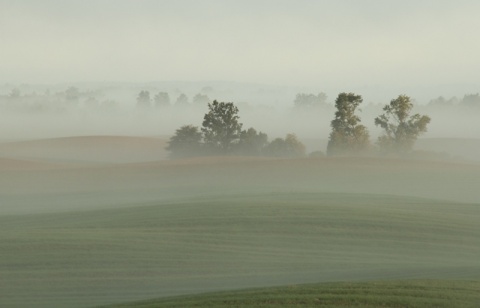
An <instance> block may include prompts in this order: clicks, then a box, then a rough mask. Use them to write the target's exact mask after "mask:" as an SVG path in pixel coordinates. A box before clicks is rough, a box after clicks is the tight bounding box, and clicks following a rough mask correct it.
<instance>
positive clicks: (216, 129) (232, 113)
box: [202, 100, 242, 154]
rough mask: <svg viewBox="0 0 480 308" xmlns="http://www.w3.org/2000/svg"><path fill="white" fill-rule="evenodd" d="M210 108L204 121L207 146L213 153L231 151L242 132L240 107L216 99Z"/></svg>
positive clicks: (203, 129)
mask: <svg viewBox="0 0 480 308" xmlns="http://www.w3.org/2000/svg"><path fill="white" fill-rule="evenodd" d="M208 109H209V111H208V113H206V114H205V116H204V117H203V123H202V132H203V134H204V139H205V145H206V147H207V148H208V149H209V150H210V151H212V152H213V153H220V154H228V153H231V152H232V149H233V147H234V145H235V144H236V143H237V142H238V140H239V138H240V134H241V132H242V124H241V123H239V122H238V119H239V116H238V108H237V107H236V106H235V105H234V104H233V103H224V102H218V101H216V100H214V101H213V103H211V104H210V103H209V104H208Z"/></svg>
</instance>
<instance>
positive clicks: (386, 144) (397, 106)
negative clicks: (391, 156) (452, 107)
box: [375, 95, 430, 153]
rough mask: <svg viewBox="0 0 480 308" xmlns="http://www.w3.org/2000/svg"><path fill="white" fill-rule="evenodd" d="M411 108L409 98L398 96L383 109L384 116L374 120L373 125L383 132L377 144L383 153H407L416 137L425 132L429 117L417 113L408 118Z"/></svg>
mask: <svg viewBox="0 0 480 308" xmlns="http://www.w3.org/2000/svg"><path fill="white" fill-rule="evenodd" d="M412 108H413V104H412V102H411V100H410V97H408V96H406V95H399V96H398V97H397V98H396V99H393V100H391V101H390V104H389V105H386V106H385V107H384V108H383V111H384V112H385V113H384V114H382V115H380V116H379V117H377V118H375V125H377V126H380V127H381V128H383V130H384V134H383V135H382V136H380V137H379V138H378V142H377V143H378V145H379V146H380V148H381V149H382V151H383V152H385V153H389V152H395V153H406V152H409V151H411V150H412V148H413V145H414V144H415V141H416V140H417V138H418V136H419V135H420V134H422V133H424V132H426V131H427V125H428V123H430V117H428V116H426V115H420V114H418V113H417V114H415V115H412V116H410V112H411V110H412Z"/></svg>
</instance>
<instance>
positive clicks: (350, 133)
mask: <svg viewBox="0 0 480 308" xmlns="http://www.w3.org/2000/svg"><path fill="white" fill-rule="evenodd" d="M362 102H363V99H362V96H360V95H356V94H354V93H345V92H344V93H340V94H339V95H338V97H337V99H336V100H335V108H336V109H337V111H336V112H335V119H333V120H332V122H331V127H332V132H331V133H330V139H329V141H328V145H327V154H328V155H348V154H358V153H360V152H362V151H364V150H366V149H367V148H368V147H369V145H370V141H369V133H368V130H367V128H366V127H365V126H363V125H361V124H360V117H359V116H357V115H356V114H355V110H356V109H357V107H358V106H359V105H360V104H361V103H362Z"/></svg>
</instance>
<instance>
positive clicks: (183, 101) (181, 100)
mask: <svg viewBox="0 0 480 308" xmlns="http://www.w3.org/2000/svg"><path fill="white" fill-rule="evenodd" d="M175 106H178V107H186V106H188V97H187V96H186V95H185V94H183V93H182V94H180V96H179V97H177V100H176V101H175Z"/></svg>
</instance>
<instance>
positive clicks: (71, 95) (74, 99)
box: [65, 87, 80, 103]
mask: <svg viewBox="0 0 480 308" xmlns="http://www.w3.org/2000/svg"><path fill="white" fill-rule="evenodd" d="M79 97H80V91H78V89H77V88H75V87H70V88H68V89H67V90H65V99H66V100H67V102H70V103H78V99H79Z"/></svg>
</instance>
